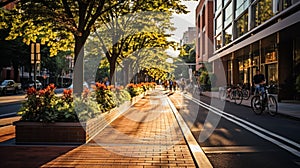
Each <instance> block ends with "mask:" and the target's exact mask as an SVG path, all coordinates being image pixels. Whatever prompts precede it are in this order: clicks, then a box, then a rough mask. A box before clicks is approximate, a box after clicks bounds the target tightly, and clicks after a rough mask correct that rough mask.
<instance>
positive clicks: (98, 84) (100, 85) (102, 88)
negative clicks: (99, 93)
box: [96, 82, 107, 90]
mask: <svg viewBox="0 0 300 168" xmlns="http://www.w3.org/2000/svg"><path fill="white" fill-rule="evenodd" d="M96 87H97V89H100V90H106V89H107V88H106V86H105V85H104V84H103V83H99V82H97V83H96Z"/></svg>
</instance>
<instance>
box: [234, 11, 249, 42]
mask: <svg viewBox="0 0 300 168" xmlns="http://www.w3.org/2000/svg"><path fill="white" fill-rule="evenodd" d="M247 32H248V13H247V12H246V13H245V14H244V15H243V16H241V17H240V18H239V19H238V20H237V22H236V35H237V37H240V36H242V35H243V34H245V33H247Z"/></svg>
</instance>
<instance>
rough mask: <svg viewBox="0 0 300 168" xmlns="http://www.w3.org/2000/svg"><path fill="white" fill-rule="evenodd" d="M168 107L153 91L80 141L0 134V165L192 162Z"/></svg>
mask: <svg viewBox="0 0 300 168" xmlns="http://www.w3.org/2000/svg"><path fill="white" fill-rule="evenodd" d="M173 106H174V105H173ZM175 110H176V109H175ZM173 112H174V108H172V104H170V101H169V100H168V98H167V96H166V95H164V94H163V92H161V91H156V92H153V93H152V94H151V95H147V96H145V97H144V98H143V99H141V100H140V101H139V102H137V103H136V104H135V105H134V106H132V107H131V108H130V109H129V110H128V111H127V112H125V113H124V114H123V115H121V116H119V117H118V118H117V119H116V120H114V121H113V122H112V123H111V124H110V125H109V126H108V127H106V128H105V129H104V130H103V131H101V132H100V133H99V134H98V135H96V136H95V137H94V138H93V139H92V141H90V142H89V143H87V144H84V145H81V146H49V145H15V144H14V143H13V141H8V142H3V141H1V137H2V136H3V135H0V142H2V143H0V163H1V167H130V168H131V167H198V165H197V163H198V162H197V159H199V158H197V157H195V156H194V153H193V152H191V150H190V147H189V144H188V143H189V140H187V141H186V139H189V138H187V137H185V136H184V135H185V134H186V133H185V132H182V130H184V129H182V123H181V122H178V121H177V120H178V116H176V117H175V115H176V114H175V115H174V114H173ZM175 113H176V112H175ZM2 134H3V132H2ZM2 140H3V139H2ZM193 146H194V144H193ZM194 147H195V146H194ZM198 148H200V147H198ZM192 151H193V150H192ZM205 157H206V156H205ZM201 159H202V160H203V159H204V160H205V159H207V158H200V160H201ZM209 164H210V163H209ZM210 166H211V165H210ZM206 167H207V166H206Z"/></svg>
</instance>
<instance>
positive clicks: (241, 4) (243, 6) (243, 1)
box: [235, 0, 250, 18]
mask: <svg viewBox="0 0 300 168" xmlns="http://www.w3.org/2000/svg"><path fill="white" fill-rule="evenodd" d="M249 5H250V0H237V1H236V11H235V16H236V18H237V17H238V16H239V15H240V14H241V13H243V12H244V11H245V10H247V8H248V6H249Z"/></svg>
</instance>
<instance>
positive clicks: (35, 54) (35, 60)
mask: <svg viewBox="0 0 300 168" xmlns="http://www.w3.org/2000/svg"><path fill="white" fill-rule="evenodd" d="M40 47H41V46H40V43H31V50H30V51H31V64H33V67H34V68H33V69H34V70H33V77H34V87H35V88H37V87H36V70H37V64H39V63H40V61H41V53H40V50H41V49H40Z"/></svg>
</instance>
